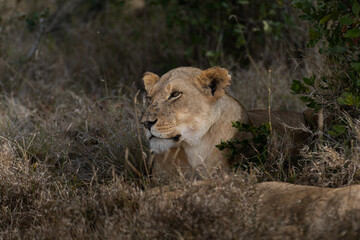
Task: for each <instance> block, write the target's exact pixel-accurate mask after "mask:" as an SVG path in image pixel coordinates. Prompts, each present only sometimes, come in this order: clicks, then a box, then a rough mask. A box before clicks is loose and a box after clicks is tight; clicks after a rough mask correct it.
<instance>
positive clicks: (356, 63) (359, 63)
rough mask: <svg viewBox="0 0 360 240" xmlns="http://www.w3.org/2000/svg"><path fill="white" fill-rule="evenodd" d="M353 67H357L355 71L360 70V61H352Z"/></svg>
mask: <svg viewBox="0 0 360 240" xmlns="http://www.w3.org/2000/svg"><path fill="white" fill-rule="evenodd" d="M351 67H352V68H353V69H355V71H357V72H360V62H352V63H351Z"/></svg>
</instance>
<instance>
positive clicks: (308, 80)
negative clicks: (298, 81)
mask: <svg viewBox="0 0 360 240" xmlns="http://www.w3.org/2000/svg"><path fill="white" fill-rule="evenodd" d="M315 78H316V77H315V75H314V76H312V77H310V78H303V81H304V83H305V84H307V85H309V86H314V83H315Z"/></svg>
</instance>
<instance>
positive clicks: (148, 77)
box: [143, 72, 160, 92]
mask: <svg viewBox="0 0 360 240" xmlns="http://www.w3.org/2000/svg"><path fill="white" fill-rule="evenodd" d="M159 79H160V78H159V76H158V75H156V74H155V73H152V72H146V73H144V76H143V81H144V85H145V90H146V91H147V92H149V91H150V89H151V88H152V87H153V86H154V85H155V83H157V82H158V81H159Z"/></svg>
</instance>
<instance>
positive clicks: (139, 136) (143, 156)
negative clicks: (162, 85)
mask: <svg viewBox="0 0 360 240" xmlns="http://www.w3.org/2000/svg"><path fill="white" fill-rule="evenodd" d="M139 93H140V90H139V91H137V93H136V94H135V97H134V110H135V117H136V127H137V132H138V139H139V143H140V148H141V156H142V159H143V161H144V166H145V171H146V178H147V181H148V183H149V182H150V179H149V169H148V167H147V164H146V159H145V152H144V148H143V145H142V141H141V135H140V126H139V121H138V119H139V117H138V114H137V108H136V104H137V96H138V95H139Z"/></svg>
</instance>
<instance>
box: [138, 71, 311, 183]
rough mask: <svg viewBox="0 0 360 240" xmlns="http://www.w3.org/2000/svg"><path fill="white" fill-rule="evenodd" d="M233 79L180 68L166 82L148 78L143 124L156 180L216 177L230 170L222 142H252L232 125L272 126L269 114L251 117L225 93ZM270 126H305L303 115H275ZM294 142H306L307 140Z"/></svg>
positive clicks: (224, 73) (164, 78)
mask: <svg viewBox="0 0 360 240" xmlns="http://www.w3.org/2000/svg"><path fill="white" fill-rule="evenodd" d="M230 79H231V76H230V75H229V73H228V71H227V70H226V69H224V68H220V67H213V68H209V69H206V70H204V71H203V70H201V69H198V68H193V67H180V68H176V69H173V70H171V71H169V72H167V73H166V74H164V75H163V76H161V77H159V76H158V75H156V74H154V73H150V72H146V73H145V74H144V77H143V81H144V85H145V89H146V91H147V98H148V101H149V105H148V107H147V108H146V110H145V112H144V114H143V116H142V117H141V123H142V124H143V126H144V127H145V129H146V136H147V138H148V139H149V141H150V148H151V150H152V151H153V152H154V153H155V159H154V167H153V174H154V175H156V176H160V177H168V176H171V175H173V174H175V173H180V174H182V175H184V176H185V177H191V176H192V175H193V174H194V172H198V173H199V172H200V173H201V174H212V173H214V172H216V171H218V169H228V167H229V166H228V161H227V159H226V157H225V156H224V155H225V154H224V153H223V152H221V151H219V150H218V149H217V148H216V147H215V145H216V144H219V142H220V140H221V139H223V140H228V139H231V138H234V137H236V138H238V139H239V138H240V139H243V138H245V137H248V136H247V135H246V134H245V133H239V131H238V130H237V129H235V128H233V127H232V125H231V122H232V121H240V122H243V123H247V124H254V125H260V124H263V123H265V122H268V121H269V119H268V112H267V111H261V110H258V111H248V112H247V111H246V110H245V108H244V107H243V106H242V105H241V104H240V103H239V102H238V101H237V100H235V99H234V98H233V97H231V96H230V95H229V94H227V93H226V91H225V88H226V87H228V86H229V85H230ZM271 121H272V126H273V128H274V129H275V130H277V131H278V132H280V133H283V132H285V131H286V128H285V127H284V124H285V125H287V126H291V127H294V128H297V127H300V126H301V125H304V124H305V120H304V116H303V114H301V113H293V112H273V113H272V115H271ZM295 138H296V141H300V142H301V141H303V137H298V136H295Z"/></svg>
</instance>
